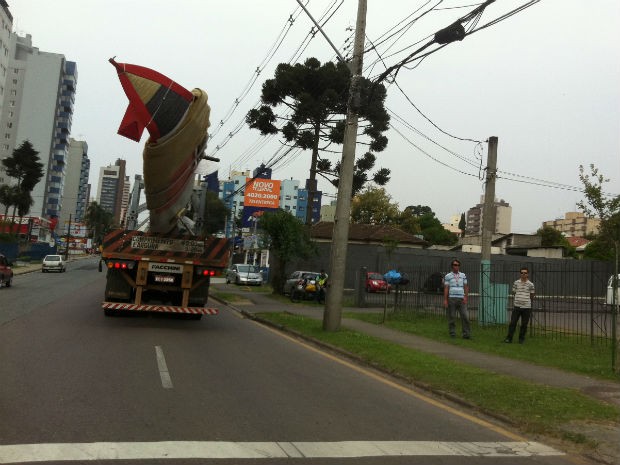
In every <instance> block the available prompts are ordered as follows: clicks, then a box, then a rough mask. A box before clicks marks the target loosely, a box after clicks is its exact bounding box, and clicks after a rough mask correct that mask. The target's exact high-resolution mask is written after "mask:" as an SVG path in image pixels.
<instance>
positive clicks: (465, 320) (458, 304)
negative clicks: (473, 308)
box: [443, 259, 471, 339]
mask: <svg viewBox="0 0 620 465" xmlns="http://www.w3.org/2000/svg"><path fill="white" fill-rule="evenodd" d="M460 267H461V262H460V261H458V260H456V259H454V260H452V271H451V272H450V273H448V274H447V275H446V276H445V277H444V279H443V282H444V288H443V300H444V302H443V306H444V307H445V308H446V309H447V313H448V331H449V332H450V337H456V321H455V320H456V313H457V312H458V314H459V315H460V317H461V330H462V332H463V339H469V338H470V337H471V332H470V326H469V317H468V316H467V295H468V294H469V286H468V285H467V276H465V273H461V271H460Z"/></svg>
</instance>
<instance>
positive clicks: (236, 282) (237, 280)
mask: <svg viewBox="0 0 620 465" xmlns="http://www.w3.org/2000/svg"><path fill="white" fill-rule="evenodd" d="M235 284H236V285H237V286H239V285H241V281H239V276H237V278H236V279H235Z"/></svg>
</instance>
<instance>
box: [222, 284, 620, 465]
mask: <svg viewBox="0 0 620 465" xmlns="http://www.w3.org/2000/svg"><path fill="white" fill-rule="evenodd" d="M212 286H213V287H214V288H215V289H218V290H221V291H222V292H226V293H230V294H236V295H239V296H240V297H242V298H244V299H246V300H244V301H235V302H234V303H227V305H228V306H230V307H232V308H233V309H235V310H237V311H239V312H241V313H244V314H246V315H248V316H251V317H254V315H255V314H257V313H268V312H288V313H292V314H296V315H303V316H306V317H309V318H315V319H319V320H322V319H323V307H322V306H317V305H300V304H295V305H292V304H291V305H288V304H287V303H286V302H278V301H276V300H274V299H272V298H271V297H269V295H268V294H262V293H259V292H251V291H250V292H248V291H244V288H243V287H233V286H232V285H226V284H212ZM346 311H347V312H382V309H368V308H355V307H347V308H346ZM342 326H343V327H346V328H348V329H352V330H354V331H357V332H360V333H364V334H368V335H370V336H373V337H376V338H379V339H383V340H386V341H390V342H393V343H396V344H400V345H402V346H404V347H408V348H411V349H415V350H418V351H421V352H427V353H430V354H433V355H437V356H440V357H443V358H446V359H449V360H454V361H458V362H462V363H466V364H468V365H472V366H475V367H479V368H482V369H485V370H488V371H490V372H494V373H498V374H504V375H509V376H514V377H517V378H520V379H523V380H526V381H530V382H533V383H538V384H543V385H546V386H552V387H558V388H567V389H577V390H579V391H581V392H582V393H583V394H585V395H588V396H591V397H593V398H596V399H598V400H602V401H604V402H608V403H611V404H614V405H617V406H620V382H613V381H606V380H599V379H596V378H591V377H588V376H585V375H579V374H575V373H570V372H566V371H562V370H559V369H556V368H550V367H545V366H539V365H534V364H531V363H527V362H522V361H519V360H513V359H508V358H504V357H499V356H496V355H491V354H485V353H482V352H478V351H476V350H473V349H467V348H463V347H461V346H459V350H454V348H455V346H454V345H452V344H450V343H443V342H438V341H435V340H432V339H427V338H425V337H421V336H416V335H414V334H408V333H403V332H401V331H396V330H393V329H390V328H387V327H385V326H380V325H375V324H371V323H366V322H363V321H359V320H355V319H348V318H343V319H342ZM579 432H580V433H582V434H584V435H585V436H587V437H589V438H591V439H593V440H595V441H597V442H598V443H599V444H600V447H599V450H598V452H599V454H600V457H594V458H596V459H597V460H599V461H602V462H603V463H609V464H614V465H618V464H620V425H618V424H615V425H609V428H598V427H596V428H595V427H594V426H593V428H592V431H582V430H580V431H579Z"/></svg>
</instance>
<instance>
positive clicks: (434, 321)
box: [343, 312, 618, 381]
mask: <svg viewBox="0 0 620 465" xmlns="http://www.w3.org/2000/svg"><path fill="white" fill-rule="evenodd" d="M343 316H344V317H345V318H355V319H358V320H362V321H365V322H367V323H374V324H382V323H381V322H382V321H383V314H374V313H373V314H371V313H364V314H362V313H352V312H351V313H346V314H345V315H343ZM383 324H384V325H385V326H387V327H389V328H392V329H395V330H398V331H403V332H406V333H411V334H416V335H418V336H424V337H427V338H429V339H433V340H437V341H440V342H448V341H450V344H456V345H463V346H466V347H467V348H469V349H473V350H478V351H480V352H485V353H489V354H493V355H499V356H501V357H506V358H512V359H516V360H522V361H526V362H529V363H535V364H537V365H542V366H549V367H555V368H559V369H562V370H565V371H570V372H572V373H579V374H582V375H587V376H593V377H597V378H601V379H608V380H613V381H618V375H617V374H615V373H614V372H613V370H612V368H611V361H610V360H611V347H610V346H609V345H604V344H594V345H591V344H589V343H588V342H584V341H583V340H581V341H577V340H576V338H575V337H571V336H568V335H563V336H562V337H561V338H553V337H551V336H547V337H545V336H537V335H534V336H528V337H527V338H526V341H525V344H517V343H516V340H517V337H516V336H515V339H514V340H515V343H513V344H505V343H504V342H503V339H504V337H505V336H506V335H505V331H506V327H505V325H504V326H502V327H501V328H498V327H496V326H493V327H486V328H485V327H480V326H477V325H476V324H475V323H474V324H473V325H472V340H471V341H464V340H461V339H458V338H457V339H452V340H451V339H449V337H448V325H447V322H446V319H445V318H441V317H434V316H428V315H424V316H419V315H415V314H411V313H403V312H397V313H389V314H388V318H387V320H386V321H385V323H383ZM457 329H458V328H457ZM566 354H570V357H567V356H566Z"/></svg>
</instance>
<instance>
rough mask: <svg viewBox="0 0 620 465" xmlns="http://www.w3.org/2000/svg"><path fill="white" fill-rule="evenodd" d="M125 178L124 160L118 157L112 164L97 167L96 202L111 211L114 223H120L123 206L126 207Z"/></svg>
mask: <svg viewBox="0 0 620 465" xmlns="http://www.w3.org/2000/svg"><path fill="white" fill-rule="evenodd" d="M125 179H126V176H125V160H121V159H120V158H119V159H118V160H116V163H115V164H114V165H108V166H103V167H101V168H99V185H98V188H97V203H98V204H99V205H100V206H101V207H102V208H103V209H104V210H106V211H108V212H110V213H112V215H113V220H112V221H113V223H114V224H116V225H120V224H121V212H122V210H123V208H124V209H127V203H126V202H127V199H125V204H123V198H124V193H125Z"/></svg>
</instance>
